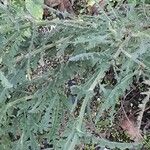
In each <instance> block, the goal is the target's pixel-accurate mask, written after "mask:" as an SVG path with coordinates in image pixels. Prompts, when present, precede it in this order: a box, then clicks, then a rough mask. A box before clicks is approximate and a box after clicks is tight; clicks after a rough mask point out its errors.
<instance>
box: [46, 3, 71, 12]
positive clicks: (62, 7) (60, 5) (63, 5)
mask: <svg viewBox="0 0 150 150" xmlns="http://www.w3.org/2000/svg"><path fill="white" fill-rule="evenodd" d="M44 4H45V5H47V6H49V7H56V6H57V7H58V9H59V10H60V11H62V12H65V11H67V12H69V13H73V9H72V4H71V2H70V1H69V0H44Z"/></svg>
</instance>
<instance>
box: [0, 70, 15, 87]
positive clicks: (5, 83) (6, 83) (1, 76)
mask: <svg viewBox="0 0 150 150" xmlns="http://www.w3.org/2000/svg"><path fill="white" fill-rule="evenodd" d="M0 80H1V83H2V85H3V87H4V88H12V87H13V85H12V84H11V83H10V82H9V81H8V80H7V78H6V77H5V76H4V74H3V72H1V71H0Z"/></svg>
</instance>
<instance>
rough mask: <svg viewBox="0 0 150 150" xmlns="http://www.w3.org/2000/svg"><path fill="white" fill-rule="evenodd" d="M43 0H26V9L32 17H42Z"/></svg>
mask: <svg viewBox="0 0 150 150" xmlns="http://www.w3.org/2000/svg"><path fill="white" fill-rule="evenodd" d="M42 4H43V2H42V1H41V0H26V9H27V10H28V12H29V13H30V14H31V16H32V17H34V18H36V19H38V20H39V19H42V16H43V8H42Z"/></svg>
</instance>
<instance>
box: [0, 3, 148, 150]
mask: <svg viewBox="0 0 150 150" xmlns="http://www.w3.org/2000/svg"><path fill="white" fill-rule="evenodd" d="M15 8H16V5H14V6H13V5H12V6H10V7H4V6H3V5H2V4H0V149H3V150H5V149H6V150H9V149H14V150H15V149H16V150H28V149H32V150H38V149H40V145H42V141H43V139H47V140H48V141H49V142H50V143H51V144H53V146H54V149H56V150H57V149H64V150H66V149H68V150H72V149H74V147H75V145H78V144H81V143H93V144H97V145H100V146H101V147H105V146H107V147H110V148H112V149H113V148H115V147H118V148H120V149H125V148H132V147H134V146H136V145H138V143H137V144H135V143H131V144H129V143H117V142H110V141H108V140H105V139H99V138H97V137H94V136H93V135H91V134H90V133H88V132H87V131H86V130H85V122H84V121H85V117H84V116H85V110H86V106H87V105H89V103H91V100H92V97H93V96H94V88H95V87H96V86H97V85H99V86H100V87H102V88H100V90H101V91H100V92H101V105H99V108H98V112H97V114H96V116H95V118H93V122H95V123H96V122H97V121H98V120H100V119H101V117H102V114H103V112H104V111H108V112H109V113H108V114H109V115H108V119H109V120H110V122H111V123H112V124H113V119H114V114H115V105H116V104H117V103H118V102H119V97H120V96H122V95H124V92H125V90H126V89H128V88H129V86H130V84H131V83H132V80H133V76H136V77H139V76H143V77H146V78H149V73H150V72H149V71H150V63H149V59H150V55H149V54H150V42H149V41H150V34H149V33H150V29H149V27H148V26H149V25H148V23H149V21H150V20H149V17H150V16H148V13H147V12H148V11H149V6H147V5H146V6H145V9H144V10H143V5H142V6H139V7H137V8H136V7H134V6H132V5H128V7H127V8H122V9H124V10H123V11H122V9H121V10H113V11H112V12H110V13H109V14H105V13H102V14H101V15H100V16H80V17H78V18H74V19H73V20H58V19H54V20H51V21H40V20H35V19H34V18H32V17H31V16H30V15H29V14H28V12H27V11H26V10H25V9H24V8H18V7H17V8H18V9H15ZM18 12H20V13H18ZM116 14H117V15H116ZM41 27H42V29H41ZM40 29H41V30H42V31H41V30H40ZM44 30H45V31H44ZM64 56H67V57H69V59H67V60H64ZM45 57H46V58H45ZM54 58H55V59H56V58H58V60H57V64H56V66H55V67H51V66H50V65H49V66H47V69H46V70H43V72H41V73H40V74H39V75H38V73H39V72H38V71H36V72H35V74H33V71H35V70H38V66H39V65H41V66H42V63H41V62H43V61H42V60H43V59H54ZM44 61H45V60H44ZM39 62H40V63H39ZM45 66H46V64H44V66H42V67H45ZM110 67H113V69H114V72H115V76H114V78H115V79H116V81H117V83H116V84H115V85H114V86H109V84H108V85H107V83H102V82H101V81H102V80H103V78H104V76H105V74H106V72H107V71H108V70H109V69H110ZM77 74H78V75H79V76H80V78H84V82H83V83H79V84H78V85H76V86H75V85H74V86H73V87H72V89H71V90H72V93H73V94H77V99H78V100H79V101H81V109H80V111H79V116H74V114H73V112H74V110H75V109H74V108H75V107H76V105H77V103H76V102H75V103H74V104H72V103H70V102H69V101H68V97H67V96H66V94H65V84H66V82H67V81H68V80H70V79H72V78H73V77H74V76H76V75H77ZM90 115H91V113H90V112H88V113H87V114H86V116H88V117H89V118H90ZM63 123H64V124H65V125H63Z"/></svg>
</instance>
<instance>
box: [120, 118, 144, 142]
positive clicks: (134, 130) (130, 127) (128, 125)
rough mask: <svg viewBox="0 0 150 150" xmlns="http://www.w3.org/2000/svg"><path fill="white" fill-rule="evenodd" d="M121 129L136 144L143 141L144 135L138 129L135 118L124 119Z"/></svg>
mask: <svg viewBox="0 0 150 150" xmlns="http://www.w3.org/2000/svg"><path fill="white" fill-rule="evenodd" d="M120 126H121V128H122V129H123V130H124V131H125V132H126V133H127V134H128V135H129V137H130V138H131V139H132V140H134V141H135V142H139V141H141V140H142V135H141V133H140V130H139V128H138V127H137V125H136V123H135V121H134V119H133V118H131V117H129V118H127V117H124V118H123V119H122V121H121V123H120Z"/></svg>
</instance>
